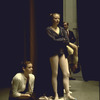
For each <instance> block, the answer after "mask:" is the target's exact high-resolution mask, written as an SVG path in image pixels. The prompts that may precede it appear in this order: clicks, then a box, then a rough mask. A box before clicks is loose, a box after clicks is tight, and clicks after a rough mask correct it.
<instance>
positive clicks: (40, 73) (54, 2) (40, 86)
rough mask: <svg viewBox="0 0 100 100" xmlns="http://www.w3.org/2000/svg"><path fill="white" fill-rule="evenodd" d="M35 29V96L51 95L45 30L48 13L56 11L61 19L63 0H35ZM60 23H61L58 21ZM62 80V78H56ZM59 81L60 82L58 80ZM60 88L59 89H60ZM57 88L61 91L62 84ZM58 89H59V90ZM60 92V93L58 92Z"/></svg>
mask: <svg viewBox="0 0 100 100" xmlns="http://www.w3.org/2000/svg"><path fill="white" fill-rule="evenodd" d="M34 4H35V29H36V31H35V32H36V37H37V66H36V67H37V74H36V77H37V79H36V86H35V88H36V89H35V90H36V93H37V96H38V97H39V96H43V95H47V96H50V95H53V90H52V84H51V68H50V64H49V58H48V56H47V54H46V53H47V52H46V51H47V48H46V47H47V45H48V44H47V43H46V36H45V34H46V33H45V30H46V27H47V26H48V25H49V23H50V22H49V14H50V13H54V12H58V13H60V14H61V22H62V20H63V1H62V0H35V1H34ZM60 24H61V23H60ZM58 80H59V81H62V79H58ZM60 83H61V82H60ZM60 88H61V89H60ZM59 89H60V90H61V91H62V85H61V84H60V86H59ZM60 90H59V91H60ZM59 94H61V93H59Z"/></svg>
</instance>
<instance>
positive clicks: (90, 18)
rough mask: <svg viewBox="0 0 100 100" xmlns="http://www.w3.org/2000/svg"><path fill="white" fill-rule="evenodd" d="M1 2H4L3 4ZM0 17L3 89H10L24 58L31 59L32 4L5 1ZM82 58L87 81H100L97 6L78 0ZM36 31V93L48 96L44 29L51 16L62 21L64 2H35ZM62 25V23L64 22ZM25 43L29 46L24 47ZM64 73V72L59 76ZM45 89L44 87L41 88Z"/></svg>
mask: <svg viewBox="0 0 100 100" xmlns="http://www.w3.org/2000/svg"><path fill="white" fill-rule="evenodd" d="M0 2H1V1H0ZM0 4H1V6H0V7H1V12H0V13H1V14H0V80H1V81H0V86H1V87H2V86H4V87H7V86H10V82H11V79H12V77H13V76H14V75H15V73H16V72H18V69H19V66H20V63H21V61H23V60H24V57H25V55H26V56H27V59H30V57H29V51H30V50H29V49H30V47H29V33H30V30H29V27H30V26H29V25H30V24H29V20H30V19H29V18H30V16H29V13H30V10H29V1H28V0H15V1H13V0H11V1H7V0H6V1H2V2H1V3H0ZM77 7H78V10H77V13H78V19H77V20H78V31H79V43H80V48H79V59H80V63H81V66H82V74H83V78H84V80H85V81H88V80H96V81H98V80H100V77H99V76H100V75H99V72H100V71H99V66H100V65H99V62H100V61H99V57H100V56H99V52H100V50H99V43H100V42H99V40H100V38H99V29H100V28H99V17H100V15H99V14H98V9H99V8H98V4H97V3H94V2H92V1H86V2H85V1H80V0H78V1H77ZM34 8H35V15H34V16H35V29H36V30H35V31H36V43H37V44H36V45H37V56H38V59H37V65H36V66H35V67H36V69H37V72H36V76H37V78H36V88H38V89H36V90H38V91H37V93H39V92H40V95H42V93H45V92H46V91H47V90H48V88H49V91H47V92H51V91H52V89H51V88H50V86H51V84H50V82H51V81H50V78H51V77H50V76H51V69H50V66H49V62H48V59H46V57H47V55H46V48H45V45H47V44H46V42H45V29H46V27H47V26H48V25H49V21H48V20H49V14H50V13H52V12H58V13H60V14H61V22H62V21H63V0H34ZM61 24H62V23H61ZM25 44H26V45H25ZM60 74H61V73H60ZM61 78H62V76H61ZM41 87H42V88H41Z"/></svg>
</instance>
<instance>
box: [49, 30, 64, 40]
mask: <svg viewBox="0 0 100 100" xmlns="http://www.w3.org/2000/svg"><path fill="white" fill-rule="evenodd" d="M47 35H48V36H49V37H50V38H51V39H52V40H53V41H58V42H63V41H65V38H64V37H60V38H56V36H55V35H54V34H53V33H52V32H51V31H50V30H49V29H47Z"/></svg>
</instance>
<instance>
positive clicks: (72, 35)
mask: <svg viewBox="0 0 100 100" xmlns="http://www.w3.org/2000/svg"><path fill="white" fill-rule="evenodd" d="M75 41H76V38H75V36H74V33H73V32H72V31H71V42H72V43H74V42H75Z"/></svg>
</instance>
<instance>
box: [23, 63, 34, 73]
mask: <svg viewBox="0 0 100 100" xmlns="http://www.w3.org/2000/svg"><path fill="white" fill-rule="evenodd" d="M23 70H24V73H27V74H32V72H33V65H32V64H31V63H30V64H27V67H26V68H23Z"/></svg>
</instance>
